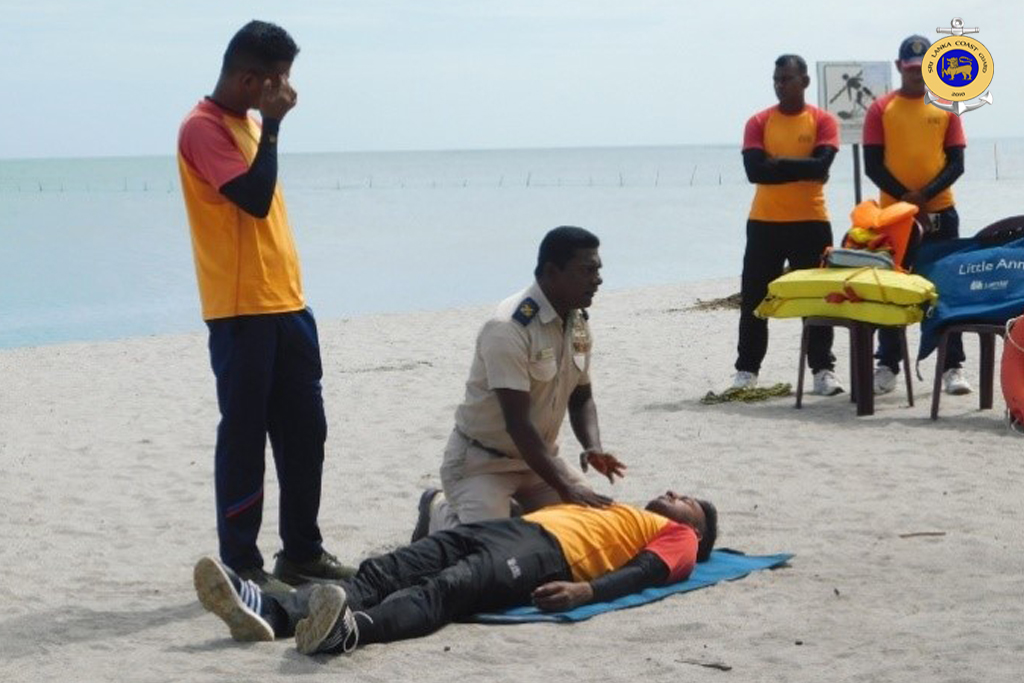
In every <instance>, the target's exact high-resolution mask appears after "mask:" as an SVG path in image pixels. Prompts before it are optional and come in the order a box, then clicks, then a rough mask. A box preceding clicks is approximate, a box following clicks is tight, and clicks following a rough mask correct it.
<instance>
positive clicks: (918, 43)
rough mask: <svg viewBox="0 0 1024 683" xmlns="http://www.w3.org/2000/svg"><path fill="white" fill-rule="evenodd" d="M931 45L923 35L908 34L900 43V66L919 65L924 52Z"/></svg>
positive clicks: (922, 59)
mask: <svg viewBox="0 0 1024 683" xmlns="http://www.w3.org/2000/svg"><path fill="white" fill-rule="evenodd" d="M929 45H931V43H930V42H929V40H928V39H927V38H925V37H924V36H910V37H909V38H907V39H906V40H904V41H903V42H902V43H900V66H901V67H906V66H921V62H922V61H924V53H925V52H927V51H928V46H929Z"/></svg>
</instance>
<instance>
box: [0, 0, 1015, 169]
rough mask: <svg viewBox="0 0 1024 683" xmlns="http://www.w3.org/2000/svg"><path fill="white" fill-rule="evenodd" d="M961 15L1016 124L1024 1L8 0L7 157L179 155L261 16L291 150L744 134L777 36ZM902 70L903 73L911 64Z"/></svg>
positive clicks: (904, 30) (933, 23)
mask: <svg viewBox="0 0 1024 683" xmlns="http://www.w3.org/2000/svg"><path fill="white" fill-rule="evenodd" d="M953 17H962V18H963V20H964V22H965V25H966V26H977V27H979V28H980V29H981V32H980V33H978V34H975V35H974V36H973V37H974V38H976V39H977V40H979V41H981V42H982V43H983V44H984V45H985V46H986V48H988V50H989V52H990V53H991V54H992V58H993V62H994V66H995V73H994V80H993V82H992V86H991V90H990V91H991V93H992V96H993V99H994V104H993V106H986V107H983V108H981V109H979V110H977V111H975V112H971V113H970V114H966V115H965V116H964V122H965V127H966V129H967V132H968V136H969V137H984V138H990V137H1017V136H1020V135H1022V134H1024V133H1022V129H1024V126H1021V124H1020V123H1019V121H1020V120H1021V114H1022V112H1024V89H1022V88H1021V87H1020V83H1022V82H1024V78H1022V71H1024V39H1022V36H1024V3H1018V2H1013V3H1010V2H995V0H986V1H985V2H981V1H979V0H959V1H957V2H946V1H944V0H942V1H939V0H936V1H930V2H920V1H909V2H894V1H893V0H856V1H847V2H818V3H812V2H808V0H775V1H774V2H764V1H763V0H757V1H753V0H751V1H741V0H715V1H712V2H701V3H691V2H682V1H680V0H465V1H463V0H364V1H362V2H352V1H348V0H335V1H333V2H331V1H312V0H308V1H300V0H295V1H293V2H283V1H282V0H276V1H275V2H266V1H264V0H248V1H244V2H242V1H236V0H202V1H197V0H175V1H174V2H151V1H150V0H136V1H135V2H114V1H112V0H0V87H2V88H3V90H4V91H5V92H6V95H7V97H5V98H4V100H5V106H4V110H5V111H4V113H3V114H2V115H0V159H3V158H7V159H12V158H47V157H92V156H142V155H170V154H173V153H174V150H175V139H176V135H177V128H178V125H179V123H180V121H181V119H182V117H183V116H184V115H185V113H187V111H188V110H189V109H190V108H191V107H192V106H193V105H194V104H195V103H196V102H197V101H198V100H199V99H200V98H201V97H202V96H203V95H206V94H209V93H210V92H211V91H212V90H213V86H214V84H215V82H216V78H217V74H218V71H219V68H220V60H221V57H222V55H223V51H224V48H225V47H226V45H227V42H228V40H229V39H230V38H231V36H232V35H233V34H234V32H235V31H236V30H237V29H238V28H239V27H241V26H242V25H243V24H244V23H245V22H247V21H248V20H249V19H253V18H258V19H263V20H266V21H272V22H274V23H277V24H280V25H281V26H283V27H284V28H286V29H287V30H288V31H289V32H290V33H291V34H292V36H293V37H294V38H295V40H296V42H297V43H298V44H299V46H300V48H301V53H300V54H299V56H298V59H297V60H296V62H295V64H294V66H293V68H292V84H293V85H294V86H295V88H296V90H297V91H298V93H299V104H298V106H297V107H296V108H295V109H294V110H293V111H292V112H291V113H289V115H288V117H287V118H286V119H285V122H284V126H283V128H282V133H281V142H280V149H281V151H282V152H284V153H289V152H292V153H294V152H343V151H368V150H427V149H430V150H447V149H507V148H538V147H591V146H631V145H677V144H737V145H738V144H739V142H740V140H741V136H742V135H741V134H742V129H743V124H744V122H745V121H746V119H747V118H748V117H749V116H750V115H751V114H753V113H754V112H755V111H758V110H760V109H763V108H765V107H767V106H769V105H771V104H774V102H775V98H774V95H773V92H772V88H771V72H772V67H773V62H774V59H775V57H776V56H778V55H779V54H781V53H787V52H794V53H798V54H801V55H803V56H804V57H805V59H806V60H807V61H808V63H809V64H810V65H811V68H812V85H811V88H810V89H809V90H808V101H810V102H811V103H816V102H817V94H816V92H817V91H816V85H815V84H814V83H813V78H814V74H813V70H814V64H815V63H816V62H818V61H845V60H851V61H877V60H884V61H892V60H894V59H895V58H896V53H897V50H898V47H899V44H900V42H901V41H902V39H903V38H905V37H906V36H908V35H910V34H913V33H920V34H922V35H924V36H926V37H928V38H929V39H931V40H935V39H937V38H939V34H938V33H936V32H935V29H936V28H937V27H939V26H945V27H948V26H949V22H950V20H951V19H952V18H953ZM897 78H898V77H897V76H896V74H895V70H894V71H893V79H894V82H898V80H897Z"/></svg>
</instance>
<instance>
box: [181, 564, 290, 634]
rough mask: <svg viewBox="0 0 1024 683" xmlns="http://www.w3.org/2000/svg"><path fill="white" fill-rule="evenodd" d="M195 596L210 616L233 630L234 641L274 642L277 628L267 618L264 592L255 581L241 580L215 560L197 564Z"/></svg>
mask: <svg viewBox="0 0 1024 683" xmlns="http://www.w3.org/2000/svg"><path fill="white" fill-rule="evenodd" d="M192 581H193V583H194V584H195V587H196V595H197V596H198V597H199V602H201V603H202V604H203V607H205V608H206V610H207V611H208V612H213V613H214V614H216V615H217V616H218V617H220V618H221V620H222V621H223V622H224V623H225V624H227V625H228V628H229V629H231V637H232V638H234V639H235V640H238V641H242V642H256V641H268V640H273V639H274V628H273V627H272V626H271V625H270V622H269V621H268V620H267V618H266V614H265V611H264V610H265V609H267V610H269V607H270V605H269V604H266V603H265V601H264V595H263V591H261V590H260V587H259V586H257V585H256V584H255V583H254V582H253V581H248V580H245V579H241V578H239V577H238V575H237V574H235V573H234V572H233V571H231V569H229V568H228V567H225V566H224V565H222V564H221V563H220V562H218V561H217V560H215V559H213V558H212V557H204V558H202V559H200V560H199V562H197V563H196V568H195V570H194V571H193V572H192Z"/></svg>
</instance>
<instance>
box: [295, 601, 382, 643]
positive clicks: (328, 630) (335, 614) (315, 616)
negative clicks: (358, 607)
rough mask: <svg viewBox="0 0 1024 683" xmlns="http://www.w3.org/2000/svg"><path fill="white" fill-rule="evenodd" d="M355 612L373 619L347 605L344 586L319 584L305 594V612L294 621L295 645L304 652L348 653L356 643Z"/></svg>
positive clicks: (357, 631) (357, 640)
mask: <svg viewBox="0 0 1024 683" xmlns="http://www.w3.org/2000/svg"><path fill="white" fill-rule="evenodd" d="M357 616H359V617H363V618H364V619H367V620H369V621H370V623H373V620H372V619H370V616H369V615H368V614H366V613H365V612H353V611H352V610H351V609H350V608H349V606H348V596H347V595H346V594H345V589H344V588H342V587H341V586H337V585H329V584H328V585H319V586H317V587H316V588H314V589H313V593H312V594H311V595H310V596H309V616H308V617H306V618H305V619H302V620H301V621H300V622H299V623H298V624H296V625H295V647H296V648H298V650H299V652H301V653H302V654H304V655H318V654H327V653H329V654H336V653H339V652H340V653H342V654H348V653H349V652H352V650H355V649H356V647H357V646H358V645H359V625H358V624H357V623H356V617H357Z"/></svg>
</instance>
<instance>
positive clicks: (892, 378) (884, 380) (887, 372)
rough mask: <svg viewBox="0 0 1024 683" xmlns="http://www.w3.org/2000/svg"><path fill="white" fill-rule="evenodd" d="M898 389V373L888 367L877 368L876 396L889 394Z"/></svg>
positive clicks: (880, 366)
mask: <svg viewBox="0 0 1024 683" xmlns="http://www.w3.org/2000/svg"><path fill="white" fill-rule="evenodd" d="M894 389H896V373H895V372H893V371H892V368H890V367H889V366H888V365H879V366H878V367H877V368H875V396H880V395H882V394H888V393H889V392H891V391H893V390H894Z"/></svg>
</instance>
